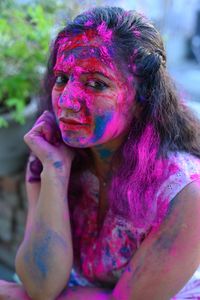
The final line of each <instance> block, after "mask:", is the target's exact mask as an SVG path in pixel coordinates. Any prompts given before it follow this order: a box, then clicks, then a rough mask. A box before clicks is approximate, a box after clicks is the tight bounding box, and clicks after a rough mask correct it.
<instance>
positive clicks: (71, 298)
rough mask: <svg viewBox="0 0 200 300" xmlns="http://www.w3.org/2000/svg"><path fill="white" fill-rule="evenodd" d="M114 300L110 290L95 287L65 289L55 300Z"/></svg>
mask: <svg viewBox="0 0 200 300" xmlns="http://www.w3.org/2000/svg"><path fill="white" fill-rule="evenodd" d="M85 299H87V300H114V298H113V296H112V290H106V289H101V288H95V287H81V286H77V287H67V288H66V289H65V290H64V291H63V292H62V293H61V294H60V296H59V297H57V298H56V300H85Z"/></svg>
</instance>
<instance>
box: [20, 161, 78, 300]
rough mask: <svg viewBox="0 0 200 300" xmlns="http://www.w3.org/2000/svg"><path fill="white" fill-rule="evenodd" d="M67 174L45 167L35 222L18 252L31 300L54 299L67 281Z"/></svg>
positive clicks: (69, 245) (69, 243)
mask: <svg viewBox="0 0 200 300" xmlns="http://www.w3.org/2000/svg"><path fill="white" fill-rule="evenodd" d="M69 174H70V173H68V174H62V172H61V171H59V170H55V169H54V168H52V167H51V166H50V167H49V166H48V168H44V170H43V174H42V176H41V191H40V196H39V200H38V203H37V205H36V208H35V212H34V221H32V224H31V226H30V228H29V231H30V232H28V233H27V232H26V238H25V239H24V241H23V243H22V245H21V247H20V250H19V253H18V257H17V260H16V268H17V273H18V275H19V276H20V278H21V280H22V282H23V285H24V287H25V289H26V290H27V292H28V294H29V295H30V296H31V298H32V299H37V300H40V299H45V298H47V299H54V298H55V297H56V296H57V295H58V294H59V293H60V291H61V290H62V289H63V288H64V286H65V285H66V283H67V281H68V278H69V274H70V271H71V267H72V261H73V252H72V239H71V228H70V219H69V211H68V203H67V197H66V195H67V188H68V178H69Z"/></svg>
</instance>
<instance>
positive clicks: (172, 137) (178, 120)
mask: <svg viewBox="0 0 200 300" xmlns="http://www.w3.org/2000/svg"><path fill="white" fill-rule="evenodd" d="M101 24H104V25H105V26H106V28H107V29H108V30H109V29H110V30H112V47H113V49H114V58H115V59H116V58H119V59H120V61H121V62H123V64H125V65H126V66H127V71H128V72H130V73H131V74H132V75H133V76H134V78H135V86H134V88H135V89H136V99H135V107H136V109H135V113H134V115H133V119H132V124H131V126H130V131H129V134H128V136H127V137H126V138H125V139H124V142H123V144H122V145H121V147H120V148H119V149H118V151H117V153H116V155H115V158H116V157H117V158H118V160H119V159H120V166H119V168H118V170H117V171H116V173H115V174H113V177H112V181H111V184H110V189H109V195H108V197H109V205H110V207H111V209H112V210H113V211H114V213H115V214H119V215H123V216H125V217H126V218H130V219H132V220H133V222H134V224H135V226H136V227H138V228H140V227H144V226H148V224H150V223H152V222H154V219H155V214H156V210H157V205H158V203H157V204H156V203H154V202H155V201H154V199H155V193H156V191H157V189H158V187H159V185H160V184H161V182H162V181H163V179H164V178H167V174H168V173H167V170H168V168H169V167H170V166H169V165H168V161H167V157H168V154H169V153H170V152H171V151H186V152H189V153H190V154H193V155H195V156H197V157H199V158H200V142H199V134H200V122H199V121H198V119H197V118H195V116H194V115H193V114H192V113H191V111H190V110H189V109H188V108H187V106H186V105H185V104H184V102H183V101H182V100H181V99H180V97H179V96H178V95H177V93H176V89H175V86H174V84H173V82H172V81H171V79H170V76H169V75H168V73H167V70H166V53H165V50H164V46H163V42H162V38H161V36H160V34H159V32H158V31H157V30H156V28H155V27H154V26H153V25H152V23H151V22H150V21H149V20H147V19H146V18H145V17H144V16H142V15H140V14H138V13H137V12H135V11H125V10H123V9H122V8H118V7H97V8H94V9H92V10H90V11H87V12H84V13H82V14H81V15H79V16H77V17H76V18H75V19H74V20H73V21H72V22H71V23H69V24H68V25H67V26H66V27H65V28H64V29H63V30H62V31H61V32H60V33H59V34H58V36H57V38H56V40H55V42H54V44H53V45H52V51H51V55H50V59H49V63H48V68H47V73H46V77H45V80H44V92H45V93H44V95H45V99H43V104H44V106H45V107H44V108H48V109H50V110H51V109H52V107H51V90H52V87H53V84H54V81H55V78H54V75H53V66H54V64H55V60H56V55H57V51H58V48H59V44H60V43H62V38H63V37H66V36H69V37H70V36H74V35H76V34H79V33H82V32H85V31H86V30H88V29H91V28H92V29H94V30H95V29H97V28H98V26H100V25H101ZM79 153H80V154H79V155H77V158H76V159H75V161H74V164H73V169H72V173H73V170H74V172H75V170H77V169H79V168H80V165H81V164H80V162H82V166H85V167H86V163H85V162H87V163H88V164H89V163H91V160H90V150H89V149H83V150H80V151H79ZM83 156H84V159H82V157H83ZM86 158H88V160H86ZM83 162H84V164H83ZM149 199H151V200H149ZM165 211H166V208H163V214H164V213H165Z"/></svg>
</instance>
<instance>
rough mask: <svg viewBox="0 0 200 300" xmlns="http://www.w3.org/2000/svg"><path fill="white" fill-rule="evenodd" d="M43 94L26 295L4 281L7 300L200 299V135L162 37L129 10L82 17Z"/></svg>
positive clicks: (32, 179)
mask: <svg viewBox="0 0 200 300" xmlns="http://www.w3.org/2000/svg"><path fill="white" fill-rule="evenodd" d="M44 91H45V99H43V104H44V107H43V111H44V112H43V113H42V114H41V116H40V117H39V119H38V120H37V121H36V123H35V125H34V126H33V128H32V129H31V130H30V131H29V132H28V133H27V134H26V136H25V138H24V139H25V142H26V143H27V145H28V146H29V147H30V149H31V151H32V155H31V156H30V160H29V163H28V168H27V176H26V186H27V193H28V201H29V210H28V219H27V226H26V232H25V237H24V240H23V242H22V244H21V246H20V248H19V250H18V252H17V256H16V270H17V273H18V275H19V277H20V279H21V281H22V283H23V288H24V289H25V290H26V292H25V290H24V289H23V288H22V287H19V286H17V285H15V284H12V285H11V284H8V283H5V282H4V283H3V282H2V284H1V293H2V297H4V298H2V299H7V298H6V295H12V296H13V299H18V298H20V299H23V298H24V299H29V297H28V295H29V296H30V297H31V299H37V300H38V299H43V300H45V299H48V300H50V299H59V300H64V299H66V300H67V299H71V300H73V299H107V300H109V299H113V300H115V299H116V300H130V299H131V300H132V299H133V300H138V299H145V300H146V299H153V300H161V299H162V300H164V299H189V297H190V299H200V298H199V297H200V291H199V290H200V288H198V286H200V281H198V279H197V274H198V267H199V264H200V239H199V231H200V218H199V214H200V160H199V158H200V142H199V132H200V125H199V121H198V120H196V119H195V117H194V116H193V115H192V113H191V112H190V111H189V110H188V108H187V107H186V106H185V105H184V103H182V102H181V100H180V99H179V98H178V96H177V95H176V93H175V88H174V86H173V85H172V84H171V82H170V78H169V77H168V74H167V70H166V56H165V50H164V47H163V43H162V40H161V37H160V34H159V33H158V31H157V30H156V29H155V27H154V26H153V25H152V24H151V23H150V22H149V21H148V20H147V19H146V18H145V17H143V16H141V15H139V14H137V13H136V12H126V11H124V10H123V9H121V8H114V7H110V8H95V9H93V10H91V11H88V12H85V13H83V14H81V15H80V16H78V17H76V18H75V20H74V21H73V22H72V23H70V24H68V25H67V26H66V28H64V29H63V30H62V31H61V32H60V33H59V34H58V36H57V38H56V40H55V42H54V44H53V47H52V51H51V56H50V59H49V64H48V70H47V75H46V77H45V80H44ZM195 271H196V273H195ZM75 286H76V288H75ZM27 294H28V295H27ZM187 297H188V298H187Z"/></svg>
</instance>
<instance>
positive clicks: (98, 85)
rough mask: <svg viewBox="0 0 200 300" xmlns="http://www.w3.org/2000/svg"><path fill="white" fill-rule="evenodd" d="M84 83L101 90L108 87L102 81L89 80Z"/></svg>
mask: <svg viewBox="0 0 200 300" xmlns="http://www.w3.org/2000/svg"><path fill="white" fill-rule="evenodd" d="M86 85H87V86H89V87H92V88H93V89H95V90H99V91H103V90H105V89H106V88H107V87H108V86H107V84H105V83H104V82H102V81H97V80H89V81H88V82H87V84H86Z"/></svg>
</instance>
